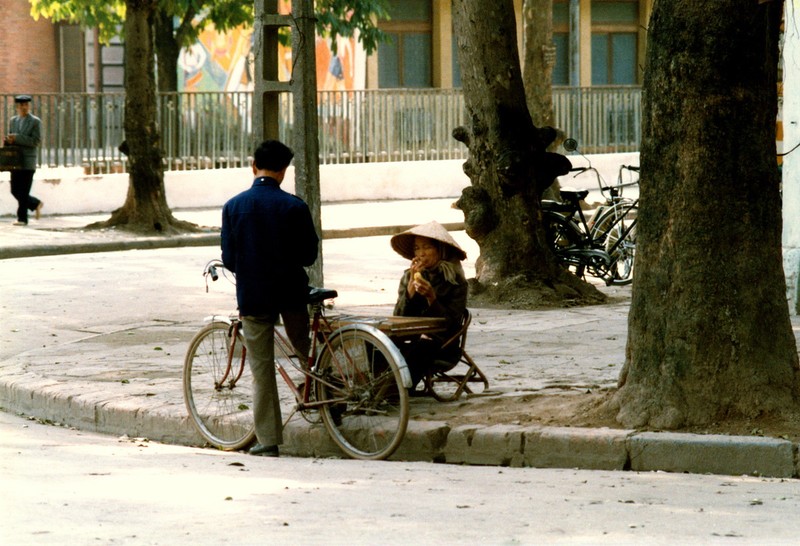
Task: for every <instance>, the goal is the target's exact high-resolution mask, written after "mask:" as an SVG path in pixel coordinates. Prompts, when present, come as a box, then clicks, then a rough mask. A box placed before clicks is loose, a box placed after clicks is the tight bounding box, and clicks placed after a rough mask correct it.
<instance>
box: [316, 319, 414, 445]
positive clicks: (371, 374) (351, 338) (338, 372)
mask: <svg viewBox="0 0 800 546" xmlns="http://www.w3.org/2000/svg"><path fill="white" fill-rule="evenodd" d="M316 372H317V381H316V394H317V401H319V402H322V404H323V405H322V407H321V413H322V421H323V422H324V424H325V427H326V428H327V429H328V433H329V434H330V435H331V438H332V439H333V441H334V442H335V443H336V444H337V445H338V446H339V448H341V450H342V451H344V452H345V453H346V454H347V455H349V456H350V457H352V458H354V459H364V460H380V459H386V458H387V457H389V456H391V455H392V453H394V452H395V451H396V450H397V448H398V447H399V445H400V443H401V442H402V441H403V436H404V435H405V432H406V428H407V426H408V415H409V403H408V391H407V386H410V382H411V378H410V375H409V374H408V369H407V367H406V364H405V360H404V359H403V357H402V355H401V354H400V351H399V350H398V349H397V347H396V346H395V345H394V344H393V343H392V342H391V341H390V340H389V338H388V337H386V335H385V334H383V333H382V332H380V331H379V330H377V329H375V328H373V327H371V326H368V325H363V324H354V325H349V326H345V327H343V328H340V329H339V330H337V331H335V332H334V333H333V334H331V336H330V338H329V339H328V342H327V343H326V344H325V347H324V349H323V351H322V352H321V354H320V355H319V358H318V361H317V365H316ZM404 375H405V376H406V378H404Z"/></svg>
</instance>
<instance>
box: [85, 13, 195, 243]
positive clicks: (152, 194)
mask: <svg viewBox="0 0 800 546" xmlns="http://www.w3.org/2000/svg"><path fill="white" fill-rule="evenodd" d="M157 5H158V0H127V1H126V10H127V11H126V17H125V37H126V43H125V140H126V145H127V148H128V152H127V153H128V169H129V172H130V178H129V183H128V195H127V197H126V199H125V203H124V204H123V206H122V207H121V208H120V209H117V210H116V211H114V212H113V213H112V215H111V218H110V219H109V220H108V221H106V222H102V223H101V224H98V225H96V226H94V227H124V228H126V229H129V230H131V231H139V232H144V233H163V234H170V233H175V232H177V231H185V230H191V229H193V228H194V227H195V226H194V225H193V224H189V223H187V222H181V221H178V220H176V219H175V218H174V217H173V216H172V212H171V211H170V209H169V206H168V205H167V199H166V193H165V189H164V170H163V169H164V168H163V165H162V152H161V136H160V134H159V131H158V126H157V123H156V104H157V102H156V82H155V56H154V51H153V17H154V14H155V10H156V8H157Z"/></svg>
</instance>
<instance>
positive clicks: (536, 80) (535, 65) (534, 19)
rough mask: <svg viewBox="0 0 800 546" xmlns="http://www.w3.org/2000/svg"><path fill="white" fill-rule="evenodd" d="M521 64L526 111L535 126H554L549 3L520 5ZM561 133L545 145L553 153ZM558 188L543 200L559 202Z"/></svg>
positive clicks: (553, 56)
mask: <svg viewBox="0 0 800 546" xmlns="http://www.w3.org/2000/svg"><path fill="white" fill-rule="evenodd" d="M522 21H523V25H522V31H523V33H524V40H523V42H522V43H523V48H522V50H523V52H524V53H523V54H524V56H525V57H524V61H525V62H524V63H523V70H522V81H523V84H524V86H525V96H526V97H527V101H528V111H529V112H530V113H531V118H532V119H533V124H534V125H536V126H537V127H555V112H554V110H553V67H554V66H555V62H556V46H555V44H554V43H553V0H525V2H524V3H523V5H522ZM564 137H565V135H564V132H563V131H561V130H560V129H559V130H558V136H557V137H556V139H555V140H554V141H553V142H552V143H551V144H550V145H549V146H548V148H547V149H548V150H549V151H551V152H555V151H556V150H557V149H558V147H559V146H561V144H562V143H563V142H564ZM560 189H561V185H560V184H559V183H558V180H556V181H555V182H554V183H553V185H552V186H550V187H549V188H547V190H546V191H545V192H544V194H543V196H542V197H543V198H544V199H550V200H553V201H560V200H561V195H560Z"/></svg>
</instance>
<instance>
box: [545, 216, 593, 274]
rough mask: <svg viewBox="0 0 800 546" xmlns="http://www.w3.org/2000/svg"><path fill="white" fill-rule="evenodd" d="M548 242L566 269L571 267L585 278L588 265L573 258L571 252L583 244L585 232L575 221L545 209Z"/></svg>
mask: <svg viewBox="0 0 800 546" xmlns="http://www.w3.org/2000/svg"><path fill="white" fill-rule="evenodd" d="M542 221H543V222H544V233H545V237H546V238H547V244H548V245H549V246H550V249H551V250H552V251H553V254H555V257H556V260H558V262H559V263H560V264H561V265H562V266H563V267H564V268H566V269H571V271H572V272H573V273H575V275H576V276H577V277H578V278H583V276H584V273H585V271H586V266H585V265H584V264H583V263H582V262H581V261H580V260H578V259H571V255H570V252H569V251H571V250H574V249H576V248H580V247H581V245H582V244H583V234H582V233H581V231H580V228H578V227H577V226H576V225H575V224H574V223H573V222H571V221H570V220H568V219H566V218H564V217H563V216H562V215H560V214H558V213H552V212H547V211H545V212H544V214H543V216H542Z"/></svg>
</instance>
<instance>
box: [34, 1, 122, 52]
mask: <svg viewBox="0 0 800 546" xmlns="http://www.w3.org/2000/svg"><path fill="white" fill-rule="evenodd" d="M30 3H31V16H32V17H33V18H34V19H36V20H38V19H39V17H44V18H46V19H50V20H52V21H54V22H57V21H66V22H69V23H73V24H78V25H81V26H82V27H84V28H95V29H97V30H98V31H99V37H100V40H101V41H102V42H105V43H108V42H109V41H110V40H111V39H112V38H114V37H115V36H119V35H120V34H121V32H122V23H123V21H124V20H125V2H124V0H112V1H109V2H98V1H97V0H30Z"/></svg>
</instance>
